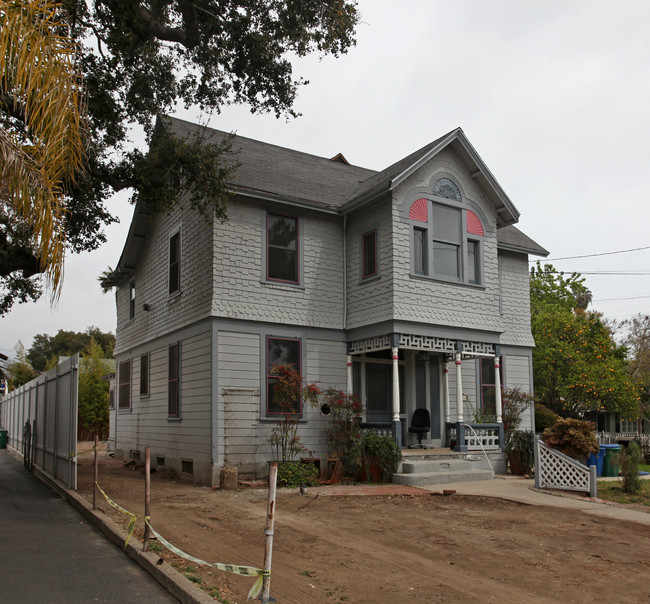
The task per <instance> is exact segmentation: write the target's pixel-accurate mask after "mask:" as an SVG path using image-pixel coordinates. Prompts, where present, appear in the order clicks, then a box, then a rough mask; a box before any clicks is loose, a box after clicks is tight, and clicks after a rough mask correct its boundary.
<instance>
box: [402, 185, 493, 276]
mask: <svg viewBox="0 0 650 604" xmlns="http://www.w3.org/2000/svg"><path fill="white" fill-rule="evenodd" d="M409 220H410V221H411V238H412V244H411V249H412V272H413V274H414V275H422V276H428V277H432V278H435V279H442V280H445V281H455V282H458V283H468V284H471V285H481V284H482V283H483V274H482V257H483V239H484V235H485V231H484V228H483V223H482V221H481V219H480V218H479V217H478V216H477V214H476V213H475V212H474V211H473V210H471V209H469V208H468V207H467V206H466V204H465V203H463V202H462V197H461V193H460V189H459V188H458V187H457V186H456V185H455V184H454V183H453V181H452V180H451V179H448V178H440V179H438V180H437V181H436V183H435V186H434V188H433V194H432V195H431V196H427V197H420V198H418V199H416V200H415V201H414V202H413V203H412V204H411V206H410V208H409Z"/></svg>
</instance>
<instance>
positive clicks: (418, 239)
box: [413, 228, 428, 275]
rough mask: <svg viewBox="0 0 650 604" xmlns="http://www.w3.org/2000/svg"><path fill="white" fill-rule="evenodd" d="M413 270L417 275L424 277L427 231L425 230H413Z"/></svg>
mask: <svg viewBox="0 0 650 604" xmlns="http://www.w3.org/2000/svg"><path fill="white" fill-rule="evenodd" d="M413 256H414V262H413V270H414V271H415V273H416V274H418V275H426V274H427V273H428V270H427V263H428V259H427V231H426V229H418V228H414V229H413Z"/></svg>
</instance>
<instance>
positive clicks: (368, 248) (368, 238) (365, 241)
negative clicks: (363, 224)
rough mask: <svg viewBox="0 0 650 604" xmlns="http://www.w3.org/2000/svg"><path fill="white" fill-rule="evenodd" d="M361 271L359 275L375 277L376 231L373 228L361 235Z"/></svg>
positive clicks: (365, 277) (376, 271)
mask: <svg viewBox="0 0 650 604" xmlns="http://www.w3.org/2000/svg"><path fill="white" fill-rule="evenodd" d="M362 254H363V258H362V272H361V277H362V278H363V279H368V278H369V277H376V276H377V274H378V268H377V231H376V230H373V231H370V232H368V233H365V234H364V235H363V236H362Z"/></svg>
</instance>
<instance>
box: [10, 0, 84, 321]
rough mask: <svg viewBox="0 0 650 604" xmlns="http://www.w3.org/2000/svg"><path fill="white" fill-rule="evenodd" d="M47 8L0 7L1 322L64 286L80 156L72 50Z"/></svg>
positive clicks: (46, 2) (44, 4)
mask: <svg viewBox="0 0 650 604" xmlns="http://www.w3.org/2000/svg"><path fill="white" fill-rule="evenodd" d="M62 16H63V15H62V12H61V11H60V10H59V9H58V8H57V6H56V4H55V3H53V2H51V1H50V0H22V1H4V2H2V3H0V174H1V178H0V294H1V297H0V316H1V315H2V314H4V313H5V312H6V311H7V310H8V309H9V308H10V307H11V305H12V304H13V303H14V302H16V301H26V300H27V299H29V298H36V297H38V296H39V295H40V287H39V285H38V284H37V283H35V281H34V280H33V279H31V277H32V276H33V275H35V274H38V273H44V275H45V278H46V282H47V284H48V285H49V287H50V289H51V290H52V292H53V298H54V299H56V297H57V296H58V293H59V292H60V288H61V284H62V279H63V259H64V250H65V235H66V232H65V225H64V222H65V219H66V218H65V204H64V199H63V197H64V190H65V189H66V188H70V187H71V186H73V185H74V178H75V175H76V173H77V171H78V170H79V169H80V168H81V165H82V160H83V155H84V149H83V142H84V129H85V123H84V104H83V100H82V99H83V91H82V77H81V73H80V71H79V65H78V63H77V60H76V59H77V50H78V47H77V44H76V42H75V41H74V40H73V39H72V38H71V37H70V35H69V33H70V31H69V29H68V28H67V26H66V24H65V23H64V22H63V21H62Z"/></svg>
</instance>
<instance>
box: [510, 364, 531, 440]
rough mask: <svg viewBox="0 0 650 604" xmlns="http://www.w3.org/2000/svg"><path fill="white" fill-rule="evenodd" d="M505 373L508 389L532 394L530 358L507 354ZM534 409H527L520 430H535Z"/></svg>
mask: <svg viewBox="0 0 650 604" xmlns="http://www.w3.org/2000/svg"><path fill="white" fill-rule="evenodd" d="M503 364H504V371H505V374H506V384H505V386H506V387H507V388H516V387H518V388H521V390H523V391H524V392H532V389H533V388H532V384H531V383H530V366H531V357H530V356H523V355H522V356H520V355H515V354H506V355H505V358H504V363H503ZM533 417H534V409H533V408H532V407H531V408H529V409H527V410H526V411H525V412H524V414H523V415H522V419H521V425H520V426H519V429H520V430H532V429H533Z"/></svg>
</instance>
